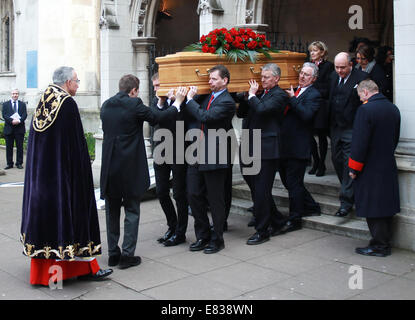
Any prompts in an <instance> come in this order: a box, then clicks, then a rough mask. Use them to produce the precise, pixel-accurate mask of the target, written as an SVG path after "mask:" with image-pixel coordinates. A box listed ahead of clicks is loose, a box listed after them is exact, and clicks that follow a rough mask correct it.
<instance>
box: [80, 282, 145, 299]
mask: <svg viewBox="0 0 415 320" xmlns="http://www.w3.org/2000/svg"><path fill="white" fill-rule="evenodd" d="M78 299H80V300H119V299H122V300H153V299H152V298H150V297H148V296H146V295H143V294H141V293H139V292H137V291H135V290H133V289H131V288H129V287H125V286H123V285H120V284H118V283H116V282H114V281H106V282H105V283H104V285H103V286H102V287H96V288H95V290H93V291H89V292H87V293H85V294H83V295H81V296H80V297H79V298H78Z"/></svg>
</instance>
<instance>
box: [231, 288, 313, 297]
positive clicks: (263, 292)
mask: <svg viewBox="0 0 415 320" xmlns="http://www.w3.org/2000/svg"><path fill="white" fill-rule="evenodd" d="M235 300H315V299H314V298H312V297H308V296H306V295H303V294H301V293H298V292H295V291H294V290H288V289H283V288H281V287H278V285H277V284H272V285H270V286H267V287H265V288H261V289H258V290H253V291H251V292H248V293H245V294H243V295H241V296H238V297H236V298H235Z"/></svg>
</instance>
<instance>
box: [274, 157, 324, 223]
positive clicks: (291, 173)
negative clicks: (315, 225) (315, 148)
mask: <svg viewBox="0 0 415 320" xmlns="http://www.w3.org/2000/svg"><path fill="white" fill-rule="evenodd" d="M306 167H307V160H303V159H281V160H280V168H279V172H280V177H281V181H282V183H283V184H284V186H285V188H286V189H287V190H288V196H289V199H290V220H300V219H301V217H303V216H305V215H307V214H312V213H316V212H320V205H319V204H318V203H317V202H315V201H314V199H313V197H312V196H311V194H310V192H308V190H307V189H306V188H305V186H304V175H305V170H306Z"/></svg>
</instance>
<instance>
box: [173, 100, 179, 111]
mask: <svg viewBox="0 0 415 320" xmlns="http://www.w3.org/2000/svg"><path fill="white" fill-rule="evenodd" d="M172 106H173V107H175V108H176V109H177V111H178V112H180V104H178V103H177V102H176V101H175V102H174V103H173V104H172Z"/></svg>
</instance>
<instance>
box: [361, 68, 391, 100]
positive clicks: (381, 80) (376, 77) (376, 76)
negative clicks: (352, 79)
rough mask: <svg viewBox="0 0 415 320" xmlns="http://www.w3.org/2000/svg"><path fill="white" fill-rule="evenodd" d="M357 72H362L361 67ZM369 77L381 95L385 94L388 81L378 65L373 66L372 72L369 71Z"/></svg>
mask: <svg viewBox="0 0 415 320" xmlns="http://www.w3.org/2000/svg"><path fill="white" fill-rule="evenodd" d="M359 70H362V67H360V68H359ZM369 77H370V79H372V80H373V81H375V83H376V84H377V85H378V87H379V92H381V93H383V94H385V93H387V89H388V80H387V78H386V74H385V71H384V70H383V68H382V67H381V66H380V65H379V64H377V63H376V64H375V65H374V66H373V69H372V71H370V73H369Z"/></svg>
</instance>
